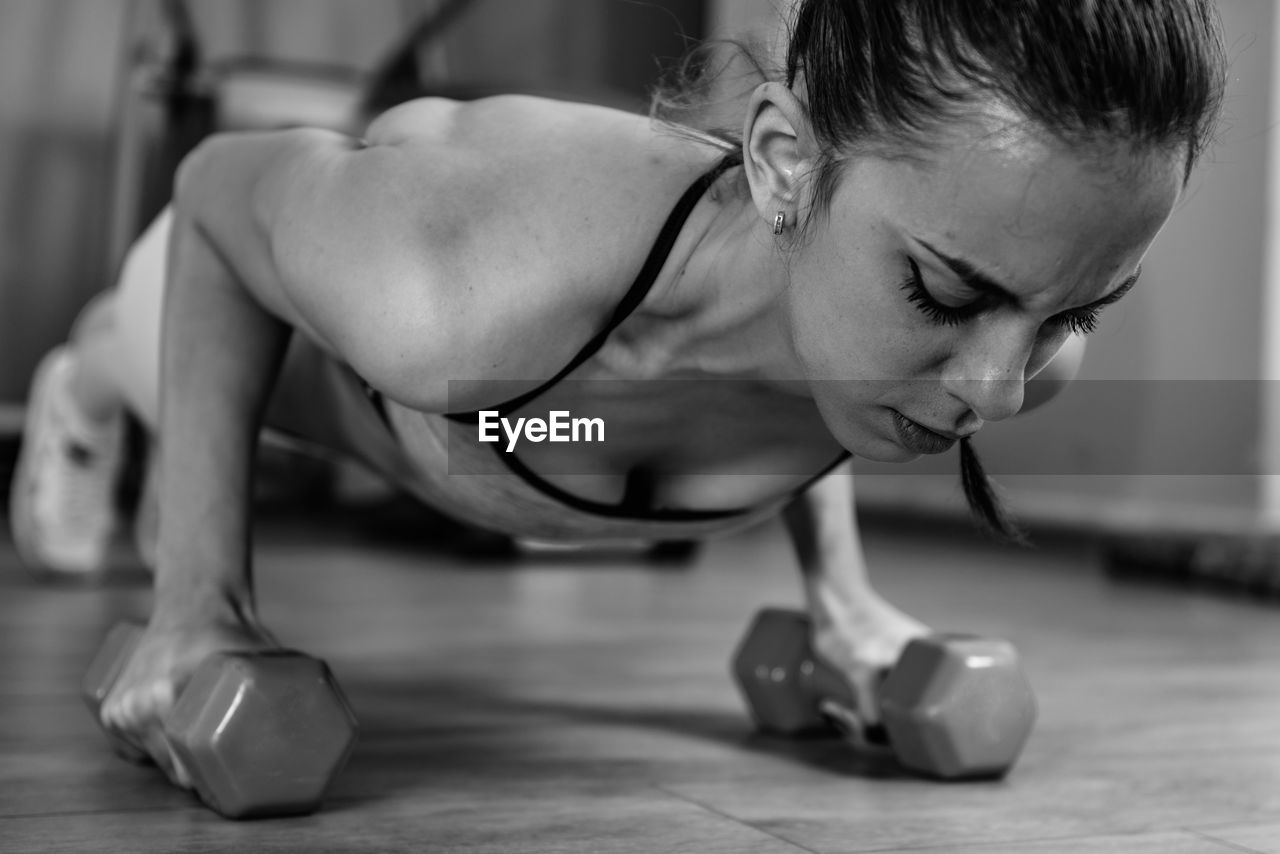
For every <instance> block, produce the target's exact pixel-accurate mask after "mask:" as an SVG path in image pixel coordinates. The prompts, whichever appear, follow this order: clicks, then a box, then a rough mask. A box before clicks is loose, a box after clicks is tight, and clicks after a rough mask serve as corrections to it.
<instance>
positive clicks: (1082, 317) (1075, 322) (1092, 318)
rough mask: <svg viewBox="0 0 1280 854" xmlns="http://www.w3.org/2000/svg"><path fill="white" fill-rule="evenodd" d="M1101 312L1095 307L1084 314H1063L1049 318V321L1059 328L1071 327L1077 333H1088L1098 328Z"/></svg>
mask: <svg viewBox="0 0 1280 854" xmlns="http://www.w3.org/2000/svg"><path fill="white" fill-rule="evenodd" d="M1101 313H1102V312H1100V311H1099V310H1098V309H1096V308H1095V309H1094V310H1093V311H1089V312H1085V313H1084V314H1062V315H1058V316H1057V317H1051V318H1049V323H1050V324H1052V325H1053V326H1056V327H1058V328H1059V329H1062V328H1066V329H1069V330H1071V331H1072V332H1073V333H1075V334H1076V335H1088V334H1089V333H1091V332H1093V331H1094V330H1096V329H1097V328H1098V317H1099V315H1100V314H1101Z"/></svg>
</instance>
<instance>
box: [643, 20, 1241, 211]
mask: <svg viewBox="0 0 1280 854" xmlns="http://www.w3.org/2000/svg"><path fill="white" fill-rule="evenodd" d="M720 44H721V45H723V44H725V43H723V42H721V43H720ZM730 44H734V45H735V46H736V47H737V48H739V51H738V52H737V55H736V56H732V57H730V58H729V59H728V60H725V59H716V58H715V57H714V51H715V47H716V46H715V45H714V44H712V45H708V46H707V47H706V48H704V49H703V50H701V51H695V53H694V54H693V55H692V56H691V58H690V60H689V61H688V63H687V64H686V65H685V66H684V68H683V69H682V72H681V73H680V74H679V75H678V76H677V79H676V80H675V82H674V85H673V86H669V87H667V88H666V89H664V90H660V91H659V92H658V93H657V94H656V95H655V98H654V101H653V107H654V110H653V112H654V115H655V116H656V117H658V118H662V119H668V120H670V121H673V122H677V123H682V124H688V125H692V126H694V127H698V128H699V129H701V130H703V131H706V132H710V133H712V134H713V135H715V136H718V137H719V138H720V139H722V140H724V141H726V142H727V143H729V144H736V145H738V146H740V145H741V144H742V140H741V139H740V136H739V132H738V129H737V128H734V127H733V126H732V125H729V126H726V125H725V123H724V122H718V121H716V120H715V118H714V116H715V112H716V103H715V99H714V97H713V95H712V93H713V92H715V91H716V90H717V89H719V90H723V89H724V87H725V86H726V85H730V86H732V85H734V83H735V82H736V83H744V82H749V83H750V84H752V86H751V88H754V84H755V83H759V82H761V81H763V80H767V79H782V80H785V82H786V83H787V85H789V86H792V87H796V86H798V87H799V88H800V91H799V92H798V94H799V95H800V96H801V97H802V99H803V100H804V101H805V103H806V105H807V107H808V111H809V116H810V121H811V122H812V125H813V129H814V132H815V134H816V135H817V138H818V141H819V143H820V144H821V146H822V149H823V154H822V157H821V161H820V163H819V164H818V171H817V174H816V176H815V180H814V182H813V205H812V208H811V210H810V213H812V212H813V211H814V210H817V211H822V210H825V208H826V205H827V203H828V202H829V201H830V198H831V194H832V192H833V191H834V188H835V186H836V183H837V182H838V179H839V170H838V166H839V164H840V162H841V161H842V160H843V157H844V155H846V154H847V153H849V152H850V151H856V150H859V149H860V148H863V147H866V146H873V147H875V148H876V149H891V148H897V149H899V150H906V149H909V148H911V147H918V146H922V145H923V146H926V147H927V145H928V143H929V141H930V140H931V138H933V137H934V135H935V133H936V131H937V129H938V128H939V127H940V126H943V125H945V124H947V123H948V122H950V121H953V120H954V119H955V118H957V117H959V116H964V115H967V114H972V113H973V112H974V110H975V108H977V107H980V106H982V105H984V104H987V103H989V102H990V100H991V99H993V98H994V99H995V100H996V101H997V102H999V103H1002V104H1004V105H1006V106H1008V107H1010V108H1012V109H1013V110H1014V111H1015V112H1016V113H1017V114H1018V115H1020V116H1023V117H1025V118H1026V119H1027V120H1028V121H1030V122H1031V123H1032V124H1033V125H1034V126H1037V127H1039V128H1041V129H1043V130H1045V131H1048V132H1049V133H1050V134H1052V135H1053V136H1054V137H1056V138H1058V139H1060V140H1062V141H1064V142H1067V143H1068V144H1072V145H1088V144H1095V143H1096V144H1106V143H1108V142H1115V141H1128V142H1132V143H1135V144H1137V145H1139V146H1148V147H1175V146H1182V147H1185V149H1186V155H1187V171H1188V172H1189V171H1190V169H1191V167H1192V166H1193V165H1194V164H1195V162H1196V160H1197V159H1198V158H1199V157H1200V155H1201V153H1202V152H1203V151H1204V149H1205V147H1206V145H1207V144H1208V142H1209V141H1210V139H1211V136H1212V134H1213V130H1214V127H1215V126H1216V124H1217V119H1218V113H1219V110H1220V107H1221V102H1222V89H1223V85H1224V81H1225V77H1226V70H1225V66H1226V61H1225V52H1224V50H1223V46H1222V38H1221V32H1220V28H1219V26H1218V19H1217V13H1216V11H1215V9H1214V6H1213V3H1212V0H801V2H800V3H799V4H798V10H797V12H796V14H795V17H794V20H793V21H792V22H791V26H790V38H789V44H788V46H787V52H786V59H785V65H784V66H783V67H782V68H781V69H779V68H776V67H771V66H770V63H769V60H768V59H767V58H766V57H764V56H762V55H761V52H760V51H759V49H758V46H757V47H752V46H748V45H744V44H742V43H730ZM734 68H738V69H742V70H743V71H742V73H740V74H737V75H734V74H728V75H726V71H731V70H732V69H734ZM779 72H781V73H779ZM726 78H728V79H726ZM739 88H740V89H741V92H740V94H745V93H747V92H749V91H750V90H749V88H746V87H739ZM739 100H740V99H739ZM709 118H710V119H711V120H710V121H708V119H709ZM734 118H735V119H737V120H739V121H740V120H741V119H740V117H734Z"/></svg>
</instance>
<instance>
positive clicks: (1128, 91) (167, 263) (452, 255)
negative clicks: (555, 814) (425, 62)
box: [14, 0, 1223, 782]
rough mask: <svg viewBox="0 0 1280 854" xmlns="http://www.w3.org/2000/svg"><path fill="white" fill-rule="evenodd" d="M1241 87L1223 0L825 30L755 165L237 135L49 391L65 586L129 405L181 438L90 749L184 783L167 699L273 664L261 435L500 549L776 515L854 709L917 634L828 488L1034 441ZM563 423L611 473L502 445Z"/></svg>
mask: <svg viewBox="0 0 1280 854" xmlns="http://www.w3.org/2000/svg"><path fill="white" fill-rule="evenodd" d="M1222 80H1223V69H1222V58H1221V48H1220V44H1219V36H1218V34H1217V31H1216V27H1215V19H1214V15H1213V12H1212V9H1211V7H1210V4H1209V2H1208V0H1092V2H1085V0H1079V2H1074V0H1073V2H1063V0H1026V2H1020V3H1016V4H1014V3H1007V2H999V0H988V2H976V3H965V4H956V3H952V2H949V0H894V2H885V0H805V2H803V3H801V4H800V6H799V9H798V12H797V15H796V19H795V22H794V29H793V33H792V38H791V42H790V47H789V51H788V55H787V62H786V73H785V77H784V78H783V79H782V80H765V81H762V82H760V83H759V85H757V86H755V87H754V88H753V89H752V90H751V92H750V94H749V97H747V98H746V99H745V100H744V102H743V103H741V104H740V105H739V106H740V108H741V110H740V113H741V115H740V118H741V125H740V127H741V136H740V137H736V136H731V135H727V134H718V135H717V134H714V133H702V132H697V131H694V130H692V129H689V128H685V129H683V130H680V129H677V128H672V127H669V126H664V125H663V124H662V123H655V122H652V121H650V120H647V119H645V118H641V117H636V116H632V115H629V114H623V113H618V112H614V111H610V110H605V109H601V108H595V107H586V106H579V105H569V104H562V103H557V102H550V101H542V100H535V99H528V98H498V99H492V100H487V101H481V102H477V103H474V104H458V103H452V102H443V101H435V100H427V101H418V102H413V103H410V104H408V105H405V106H402V107H399V108H396V109H394V110H392V111H390V112H389V113H386V114H384V115H383V116H381V117H380V118H378V119H377V120H376V121H375V122H374V123H373V124H372V126H371V127H370V128H369V130H368V133H367V135H366V139H364V140H360V141H357V140H353V139H349V138H346V137H342V136H339V135H335V134H331V133H327V132H319V131H310V130H299V131H289V132H284V133H274V134H261V135H222V136H216V137H214V138H212V139H211V140H210V141H208V142H207V143H205V144H204V145H202V146H201V147H200V148H199V149H198V150H197V151H196V152H195V153H194V154H192V155H191V156H190V157H189V158H188V159H187V160H186V161H185V162H184V164H183V166H182V169H181V171H180V174H179V176H178V180H177V186H176V194H175V200H174V203H173V206H172V209H171V211H170V212H168V213H166V215H165V216H163V217H162V218H161V219H160V221H159V222H158V223H157V224H156V225H155V226H153V228H152V229H151V231H150V232H149V233H148V234H147V235H146V236H144V238H143V239H142V240H141V241H140V243H139V245H138V246H137V247H136V248H135V250H134V252H133V254H132V256H131V258H130V261H129V263H128V265H127V266H126V269H125V271H124V275H123V277H122V281H121V283H120V286H119V287H118V288H117V290H116V291H115V292H114V293H113V294H111V295H108V296H107V297H106V298H104V299H103V300H100V301H99V302H98V303H97V304H96V305H95V306H94V307H92V308H91V309H90V310H88V311H87V312H86V316H85V318H84V319H83V320H82V322H81V323H80V325H79V329H78V332H77V334H76V335H75V336H74V338H73V341H72V342H71V343H70V344H69V345H68V346H67V347H66V348H62V349H60V350H59V351H56V352H55V353H54V354H52V355H51V356H50V357H49V358H48V359H47V360H46V362H45V363H44V365H43V366H42V368H41V371H40V372H39V375H38V376H37V379H36V381H35V383H34V391H33V405H32V407H31V411H32V415H31V422H30V425H29V427H28V433H27V449H26V451H25V452H24V458H23V464H22V471H21V472H20V477H19V480H18V485H17V488H16V492H15V499H16V501H15V505H16V510H15V519H14V527H15V531H16V532H18V534H19V540H20V542H21V543H22V544H23V550H24V553H25V554H27V555H28V556H29V559H31V560H34V561H36V562H41V563H44V564H46V565H52V564H55V563H57V562H58V561H59V560H63V561H65V562H66V564H67V565H68V566H74V565H77V562H79V564H78V565H80V566H91V565H92V564H93V562H94V561H95V560H97V559H98V558H99V555H100V546H99V545H98V540H100V537H98V536H97V534H95V533H94V532H93V530H90V528H95V527H96V529H98V530H99V533H100V531H101V530H105V529H106V528H108V527H109V524H101V525H97V526H89V528H86V529H85V530H87V531H89V535H88V536H82V537H80V542H79V543H73V544H72V546H68V547H67V548H64V549H63V554H62V556H61V557H60V556H59V545H58V541H59V540H60V538H61V539H64V540H66V541H68V542H70V541H71V540H73V539H74V536H73V534H74V532H69V531H68V530H67V527H68V526H67V525H66V524H62V523H63V522H65V520H66V519H69V518H79V517H74V513H73V511H74V509H75V507H74V505H75V503H76V500H77V498H76V496H77V495H78V494H79V493H78V491H77V489H78V487H76V486H75V484H76V483H82V484H83V483H90V482H93V481H94V480H95V479H96V480H98V481H101V480H104V479H109V476H110V472H111V470H112V468H113V466H114V465H115V463H114V462H112V454H111V453H110V450H109V449H110V447H111V445H112V442H113V441H114V439H113V438H112V437H113V433H114V430H115V428H114V427H112V426H111V425H112V424H113V423H115V422H116V421H117V420H118V414H119V412H120V410H121V408H122V407H123V406H124V405H128V406H130V407H131V408H132V409H134V410H135V411H136V412H137V413H138V414H139V415H140V416H141V417H142V418H143V419H144V421H146V422H147V423H149V424H150V425H151V426H152V427H153V428H154V429H156V430H157V431H158V434H159V436H160V437H161V441H160V443H159V445H160V453H159V457H160V462H161V466H160V471H161V474H160V484H161V494H162V495H163V507H164V512H163V518H162V522H161V526H160V534H159V544H158V568H157V575H156V596H155V610H154V613H153V615H152V618H151V622H150V625H149V626H148V628H147V631H146V634H145V636H144V638H143V640H142V641H141V644H140V646H139V648H138V651H137V653H136V654H135V656H134V657H133V659H132V660H131V661H130V663H129V665H128V667H127V668H126V671H125V673H124V674H123V675H122V677H121V678H120V679H119V681H118V682H117V684H116V687H115V688H114V690H113V691H112V694H111V695H110V696H109V697H108V698H107V701H106V703H105V704H104V706H103V716H104V720H105V721H106V723H107V724H108V725H109V726H111V727H113V728H115V729H116V730H118V731H120V732H122V733H124V734H126V735H127V736H128V737H130V738H132V739H134V740H136V741H138V742H140V743H143V744H145V745H146V746H147V748H148V749H149V751H150V752H151V753H152V754H153V756H154V757H155V758H156V759H157V761H159V762H160V763H161V764H162V765H164V766H165V767H166V769H167V770H168V771H169V773H170V775H171V776H173V777H174V778H175V779H176V780H177V781H179V782H185V774H184V772H183V771H182V769H181V768H180V767H177V766H175V765H174V764H173V763H172V761H171V760H170V759H169V757H168V751H167V749H166V748H165V746H164V744H163V739H162V738H161V737H160V736H159V735H158V729H157V724H156V722H157V720H158V719H159V717H160V716H161V715H162V714H163V712H164V711H165V710H166V709H167V708H168V707H169V705H170V704H171V703H172V701H173V697H174V694H175V691H176V690H177V689H178V688H179V687H180V686H181V685H182V684H183V681H184V680H185V679H186V678H187V676H188V675H189V674H190V673H191V671H192V670H193V668H194V667H195V665H196V664H197V663H198V662H199V661H200V659H201V658H203V657H204V656H205V655H207V654H208V653H209V652H211V651H214V650H219V649H255V648H262V647H268V646H271V645H273V644H274V641H273V639H272V638H271V635H270V634H269V632H268V631H267V630H266V629H265V628H264V627H263V626H262V625H261V623H260V622H259V621H258V619H257V618H256V615H255V611H254V603H253V592H252V583H251V574H250V568H249V567H250V560H249V549H248V541H249V510H248V501H247V494H248V489H249V480H250V470H251V466H252V449H253V445H254V438H255V436H256V435H257V433H258V430H259V427H260V426H261V425H262V424H263V422H264V419H265V422H266V424H268V425H270V426H273V427H276V428H280V429H285V430H288V431H290V432H293V433H295V434H299V435H301V436H303V437H305V438H307V439H310V440H312V441H317V442H322V443H324V444H327V445H329V446H331V447H333V448H335V449H337V450H340V451H344V452H347V453H351V454H354V455H355V456H357V457H359V458H361V459H363V460H365V461H366V462H368V463H369V464H370V465H372V466H373V467H375V468H376V469H378V470H380V471H383V472H384V473H386V474H387V475H388V476H391V477H394V478H395V479H396V480H397V481H398V482H400V483H401V484H402V485H403V486H405V487H406V488H408V489H410V490H411V491H413V492H414V493H416V494H417V495H419V496H420V497H422V498H423V499H424V500H425V501H427V502H430V503H432V504H434V505H435V506H437V507H438V508H439V509H441V510H443V511H445V512H447V513H451V514H454V515H458V516H463V517H466V518H468V519H469V520H470V521H472V522H474V523H476V524H479V525H483V526H487V527H490V528H494V529H497V530H501V531H505V532H508V533H511V534H523V535H534V536H543V537H586V538H595V539H599V538H612V537H627V538H632V537H637V536H650V537H654V538H688V537H693V536H702V535H707V534H712V533H716V532H719V531H723V530H730V529H733V528H736V527H738V526H741V525H744V524H748V523H751V522H754V521H756V520H758V519H760V518H762V517H764V516H767V515H769V514H772V513H775V512H778V511H781V510H784V509H785V511H786V518H787V522H788V527H789V530H790V531H791V534H792V536H793V538H794V540H795V544H796V548H797V551H798V554H799V557H800V563H801V566H802V569H803V573H804V579H805V584H806V591H807V594H808V597H809V603H810V608H811V611H812V616H813V619H814V626H815V643H816V645H817V648H818V650H819V651H820V652H821V653H822V654H823V655H824V656H825V657H826V658H828V659H829V660H830V661H831V662H832V663H833V664H834V665H835V666H837V667H838V668H840V669H841V670H842V671H843V672H845V673H846V674H847V675H848V676H849V678H850V679H851V680H853V682H854V683H855V685H858V686H862V687H866V686H867V685H868V683H869V682H870V680H871V678H872V674H873V673H874V671H875V669H876V668H878V667H881V666H883V665H886V664H888V663H890V662H891V661H893V660H894V659H895V658H896V656H897V654H898V652H899V651H900V649H901V647H902V646H903V645H904V644H905V642H906V641H907V640H908V639H909V638H910V637H913V636H915V635H917V634H920V633H922V632H924V631H925V628H924V626H922V625H921V624H920V623H918V622H917V621H915V620H913V619H911V618H910V617H908V616H906V615H904V614H902V613H901V612H899V611H897V610H896V609H895V608H893V607H892V606H891V605H890V604H888V603H887V602H885V601H884V600H883V599H881V598H880V597H878V596H877V595H876V594H875V592H874V591H873V590H872V589H871V588H870V586H869V585H868V583H867V579H866V577H865V567H864V563H863V559H862V555H861V553H860V549H859V545H858V539H857V532H856V530H855V529H854V527H853V524H852V519H853V513H852V507H851V495H850V490H849V480H848V478H842V477H828V478H825V479H822V478H820V475H822V474H823V473H825V472H828V471H830V470H832V468H833V467H836V466H838V465H840V464H841V462H842V461H843V460H844V459H845V458H846V457H847V456H848V455H849V454H853V455H861V456H865V457H869V458H871V459H875V460H882V461H906V460H910V459H912V458H914V457H916V456H917V455H919V454H921V453H938V452H941V451H944V450H946V449H947V448H949V447H951V446H952V445H953V444H954V443H955V442H956V441H957V440H960V441H961V442H962V444H963V443H964V440H967V439H968V437H971V436H972V435H973V434H974V433H976V432H977V431H978V430H979V429H980V428H981V426H982V425H983V424H984V423H985V422H986V421H995V420H1000V419H1003V418H1008V417H1010V416H1012V415H1014V414H1015V413H1017V412H1018V411H1019V410H1020V409H1021V408H1022V407H1023V405H1024V385H1025V383H1026V382H1027V380H1028V379H1030V378H1031V377H1033V376H1035V375H1036V374H1037V373H1038V372H1039V371H1041V370H1042V369H1043V368H1044V367H1045V366H1046V365H1047V364H1048V363H1049V361H1050V360H1051V359H1052V358H1053V357H1054V355H1055V354H1056V353H1058V352H1059V350H1061V349H1062V348H1063V347H1064V345H1066V344H1067V342H1068V340H1069V339H1070V338H1072V336H1073V334H1077V333H1078V334H1084V333H1087V332H1089V331H1091V330H1092V329H1093V327H1094V324H1095V323H1096V320H1097V316H1098V313H1099V312H1100V311H1101V309H1102V308H1103V307H1104V306H1106V305H1108V304H1110V303H1112V302H1115V301H1116V300H1118V299H1120V298H1121V297H1122V296H1123V295H1124V293H1126V292H1127V291H1128V290H1129V289H1130V288H1131V287H1132V286H1133V285H1134V283H1135V282H1136V280H1137V278H1138V274H1139V263H1140V261H1141V259H1142V257H1143V254H1144V253H1145V252H1146V250H1147V248H1148V246H1149V245H1150V243H1151V241H1152V239H1153V238H1154V237H1155V235H1156V233H1157V232H1158V230H1159V229H1160V227H1161V226H1162V225H1163V223H1164V222H1165V220H1166V219H1167V218H1168V216H1169V215H1170V213H1171V211H1172V210H1173V207H1174V205H1175V203H1176V202H1177V200H1178V197H1179V194H1180V192H1181V190H1182V187H1183V184H1184V182H1185V179H1186V176H1187V175H1188V173H1189V170H1190V169H1191V168H1192V166H1193V165H1194V164H1195V162H1196V160H1197V157H1198V156H1199V155H1200V153H1201V152H1202V150H1203V147H1204V145H1205V143H1206V140H1207V138H1208V135H1209V133H1210V132H1211V128H1212V126H1213V123H1214V121H1215V116H1216V111H1217V107H1218V103H1219V101H1220V98H1221V86H1222ZM686 106H687V105H686ZM677 200H678V202H677ZM673 202H676V205H675V209H674V210H673V209H672V205H673ZM655 238H656V242H655ZM162 291H163V295H164V300H163V311H161V307H160V306H161V299H160V297H161V293H162ZM161 338H163V345H162V346H161V345H160V344H159V341H160V339H161ZM291 338H293V339H294V340H295V343H296V344H297V345H298V346H297V347H295V349H294V353H293V355H291V356H290V358H289V359H288V360H287V362H286V360H285V353H286V348H287V345H288V344H289V342H290V339H291ZM282 366H283V368H282ZM570 374H571V376H570ZM277 385H278V386H279V388H278V389H276V391H275V394H274V396H273V387H275V386H277ZM548 411H563V412H571V413H573V415H574V416H583V417H586V418H589V419H590V418H598V419H599V420H601V421H602V422H603V424H604V425H605V430H606V431H607V435H606V438H607V440H608V441H607V442H605V443H603V444H601V445H594V446H593V445H592V444H590V443H588V442H586V441H585V440H581V441H579V442H577V443H573V442H569V443H552V442H533V441H532V440H529V441H524V442H523V444H520V443H518V442H514V441H513V442H512V443H507V442H502V443H499V444H496V445H491V444H487V443H484V442H482V441H480V433H481V428H482V427H483V426H484V425H486V424H488V425H490V426H492V425H494V424H495V423H497V422H496V421H495V419H500V418H503V417H508V416H510V422H512V423H515V422H517V419H518V418H520V417H533V415H534V414H535V413H537V412H542V413H543V414H544V415H545V414H546V413H547V412H548ZM481 412H488V413H491V414H490V415H481V414H480V413H481ZM451 425H452V426H451ZM494 429H496V428H494ZM511 435H512V436H513V438H514V439H519V438H520V436H521V435H523V436H524V438H525V439H530V437H529V434H528V433H527V432H526V433H524V434H519V433H512V434H511ZM508 444H512V445H515V447H514V449H513V450H512V451H511V452H510V453H508V451H507V446H508ZM962 450H963V451H964V453H962V457H963V459H964V463H965V470H966V475H967V478H966V479H967V482H968V485H969V486H970V487H971V489H970V494H971V500H972V501H973V502H974V504H975V506H976V507H977V509H978V510H979V511H980V513H982V514H983V515H985V516H986V517H987V518H988V519H989V520H990V521H991V522H992V523H993V524H995V525H997V526H998V525H999V524H1000V519H999V515H998V512H997V508H996V507H995V505H994V503H993V502H992V501H991V499H990V495H989V493H988V492H987V491H986V490H985V488H984V487H985V481H984V479H983V478H982V476H981V473H980V469H978V468H977V465H976V461H975V460H974V458H973V456H972V453H971V452H970V451H969V450H968V448H967V444H964V445H963V447H962ZM102 472H106V473H107V474H106V475H105V476H104V475H102V474H101V473H102ZM744 474H750V475H754V476H753V477H749V478H746V477H742V475H744ZM68 484H71V485H68ZM88 492H90V493H92V489H89V490H88ZM97 506H98V507H99V510H98V516H99V517H100V518H103V517H106V516H107V515H108V514H106V513H105V511H103V510H102V509H101V508H102V507H103V506H105V502H104V501H103V500H101V499H99V500H97ZM95 538H96V539H95ZM77 550H78V552H77ZM72 552H74V553H72ZM68 553H72V554H68ZM859 693H860V694H861V697H862V699H860V701H859V703H860V708H859V709H858V710H857V711H858V713H859V714H860V716H861V717H862V718H863V720H864V721H871V720H874V719H875V718H876V714H877V712H876V709H875V708H874V703H873V702H872V701H871V700H870V697H871V692H870V691H867V690H864V691H861V692H859Z"/></svg>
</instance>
